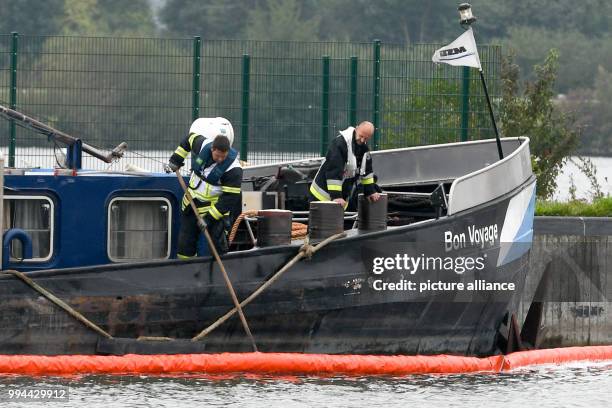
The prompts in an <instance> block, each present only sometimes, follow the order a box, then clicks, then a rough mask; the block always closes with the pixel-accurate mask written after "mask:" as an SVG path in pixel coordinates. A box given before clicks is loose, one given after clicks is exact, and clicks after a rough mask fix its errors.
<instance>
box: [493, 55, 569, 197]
mask: <svg viewBox="0 0 612 408" xmlns="http://www.w3.org/2000/svg"><path fill="white" fill-rule="evenodd" d="M558 59H559V54H558V52H557V51H556V50H554V49H553V50H550V52H549V53H548V55H547V57H546V59H545V60H544V63H543V64H542V65H536V66H535V67H534V71H535V79H534V81H532V82H526V83H525V84H524V86H523V89H524V90H523V91H522V92H521V91H519V89H520V83H519V72H520V69H519V67H518V66H517V65H516V64H514V62H513V59H512V56H509V57H506V58H505V59H504V60H503V62H502V82H503V89H502V103H501V108H500V112H501V114H500V118H501V129H502V134H503V135H504V136H505V137H517V136H528V137H529V138H530V139H531V145H530V148H531V154H532V165H533V169H534V173H535V175H536V177H537V187H536V191H537V195H538V196H539V197H541V198H548V197H550V196H552V194H553V193H554V192H555V189H556V186H557V183H556V179H557V176H558V175H559V172H560V171H561V168H562V167H563V165H564V164H565V162H566V161H567V159H568V157H569V156H570V155H571V154H572V153H573V152H574V151H575V149H576V147H577V145H578V132H577V130H576V126H575V120H574V119H573V118H572V117H571V116H570V115H568V114H567V113H565V112H563V111H562V110H561V109H558V108H557V107H556V106H555V105H554V102H553V101H554V92H553V89H554V85H555V79H556V75H557V62H558Z"/></svg>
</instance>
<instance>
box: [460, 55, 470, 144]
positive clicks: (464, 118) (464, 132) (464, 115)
mask: <svg viewBox="0 0 612 408" xmlns="http://www.w3.org/2000/svg"><path fill="white" fill-rule="evenodd" d="M461 88H462V90H461V95H462V99H461V141H462V142H466V141H467V140H468V128H469V126H470V67H463V82H462V86H461Z"/></svg>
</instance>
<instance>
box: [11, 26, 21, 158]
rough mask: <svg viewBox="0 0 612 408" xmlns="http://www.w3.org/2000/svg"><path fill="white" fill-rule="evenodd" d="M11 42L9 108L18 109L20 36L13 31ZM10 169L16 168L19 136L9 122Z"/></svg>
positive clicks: (13, 123)
mask: <svg viewBox="0 0 612 408" xmlns="http://www.w3.org/2000/svg"><path fill="white" fill-rule="evenodd" d="M12 34H13V38H12V41H11V85H10V86H11V90H10V95H9V107H10V108H11V109H16V108H17V50H18V46H19V34H18V33H17V32H15V31H13V33H12ZM9 138H10V139H9V167H15V145H16V144H17V136H16V129H15V121H14V120H11V121H10V122H9Z"/></svg>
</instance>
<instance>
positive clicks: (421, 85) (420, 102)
mask: <svg viewBox="0 0 612 408" xmlns="http://www.w3.org/2000/svg"><path fill="white" fill-rule="evenodd" d="M432 89H435V92H436V93H437V95H436V96H435V97H432V95H431V90H432ZM460 90H461V89H460V85H459V83H458V81H456V80H449V79H443V78H436V79H433V80H430V81H423V80H412V81H410V89H409V91H408V92H407V96H403V97H397V96H391V97H387V98H385V102H384V112H385V113H384V114H383V120H384V122H385V136H384V138H383V141H382V143H381V147H382V148H383V149H390V148H397V147H407V146H419V145H423V144H437V143H446V142H451V141H456V140H457V137H458V132H457V129H458V128H460V127H461V124H460V98H459V97H458V95H459V94H460Z"/></svg>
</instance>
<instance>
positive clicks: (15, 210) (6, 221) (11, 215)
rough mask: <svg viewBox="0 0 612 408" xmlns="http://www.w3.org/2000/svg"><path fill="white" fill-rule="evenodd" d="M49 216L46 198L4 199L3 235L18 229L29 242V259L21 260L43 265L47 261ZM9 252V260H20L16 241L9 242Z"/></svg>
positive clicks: (49, 202)
mask: <svg viewBox="0 0 612 408" xmlns="http://www.w3.org/2000/svg"><path fill="white" fill-rule="evenodd" d="M53 213H54V208H53V201H52V200H51V199H50V198H48V197H32V196H4V214H3V219H2V226H3V229H4V231H3V232H6V231H7V230H9V229H11V228H19V229H22V230H24V231H25V232H26V233H27V234H28V236H29V237H30V238H31V239H32V258H31V259H26V260H24V261H33V262H43V261H47V260H49V259H50V258H51V255H52V248H53ZM9 250H10V259H11V261H18V260H22V259H23V248H22V245H21V241H19V240H18V239H13V241H12V242H11V245H10V247H9Z"/></svg>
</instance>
